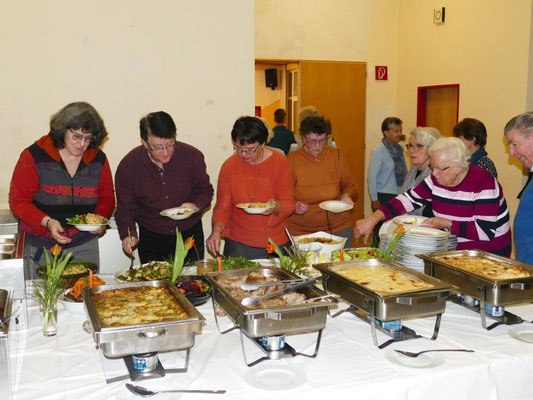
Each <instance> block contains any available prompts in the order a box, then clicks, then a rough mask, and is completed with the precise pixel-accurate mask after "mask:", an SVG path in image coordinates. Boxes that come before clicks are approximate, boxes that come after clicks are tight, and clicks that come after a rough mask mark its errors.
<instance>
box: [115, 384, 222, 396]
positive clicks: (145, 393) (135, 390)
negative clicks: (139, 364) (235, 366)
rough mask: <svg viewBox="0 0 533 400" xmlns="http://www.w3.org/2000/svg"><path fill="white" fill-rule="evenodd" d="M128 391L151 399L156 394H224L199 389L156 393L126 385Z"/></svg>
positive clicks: (220, 391)
mask: <svg viewBox="0 0 533 400" xmlns="http://www.w3.org/2000/svg"><path fill="white" fill-rule="evenodd" d="M126 387H127V388H128V390H129V391H130V392H132V393H134V394H136V395H137V396H142V397H151V396H153V395H155V394H158V393H209V394H224V393H226V391H225V390H199V389H174V390H159V391H157V392H155V391H152V390H150V389H146V388H145V387H142V386H137V385H132V384H131V383H126Z"/></svg>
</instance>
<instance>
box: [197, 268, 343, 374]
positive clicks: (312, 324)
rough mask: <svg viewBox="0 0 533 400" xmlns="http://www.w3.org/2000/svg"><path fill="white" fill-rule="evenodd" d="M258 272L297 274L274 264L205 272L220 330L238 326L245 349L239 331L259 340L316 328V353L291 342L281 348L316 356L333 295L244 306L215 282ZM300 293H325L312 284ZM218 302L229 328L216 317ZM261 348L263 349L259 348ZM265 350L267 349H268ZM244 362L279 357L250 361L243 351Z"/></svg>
mask: <svg viewBox="0 0 533 400" xmlns="http://www.w3.org/2000/svg"><path fill="white" fill-rule="evenodd" d="M252 271H253V272H258V273H260V274H263V275H264V276H266V277H277V278H278V279H279V280H287V279H298V278H299V276H298V275H296V274H294V273H292V272H289V271H287V270H284V269H281V268H275V267H264V268H254V269H239V270H227V271H219V272H210V273H208V274H207V275H206V276H207V279H208V280H209V281H210V283H211V285H212V287H213V291H212V297H213V308H214V312H215V320H216V323H217V327H218V329H219V331H220V332H221V333H222V334H224V333H227V332H229V331H231V330H233V329H240V332H241V345H242V348H243V353H244V344H243V340H242V335H243V334H244V335H246V336H248V337H249V338H251V339H252V340H256V341H258V340H259V338H263V337H272V336H277V335H290V334H301V333H310V332H317V331H318V332H319V333H318V339H317V344H316V347H315V353H314V354H313V355H307V354H302V353H297V352H296V351H294V349H292V348H291V347H290V346H288V345H286V347H285V348H284V350H283V352H284V353H285V356H295V355H305V356H309V357H315V356H316V354H317V352H318V348H319V346H320V337H321V333H322V329H323V328H324V327H325V326H326V318H327V314H328V310H329V308H330V307H331V306H333V305H335V304H336V302H337V300H336V299H328V300H326V299H323V300H321V301H319V302H314V303H304V304H295V305H289V306H284V307H275V308H256V309H250V308H246V307H244V306H243V305H242V304H241V303H240V302H239V301H237V300H236V299H235V298H233V297H232V296H231V295H230V294H229V293H228V291H226V290H225V288H224V287H223V286H222V285H221V284H219V283H218V279H219V278H220V277H221V276H227V277H243V276H244V275H247V274H249V273H251V272H252ZM299 292H300V293H303V294H305V295H306V297H307V298H308V299H310V298H314V297H319V296H323V295H325V293H324V292H323V291H322V290H320V289H318V288H316V287H315V286H308V287H305V288H303V289H301V290H299ZM217 304H218V305H219V306H220V308H221V309H222V310H224V312H225V313H226V315H227V316H228V317H229V318H230V320H231V321H232V323H233V327H231V328H230V329H228V330H225V331H221V329H220V326H219V321H218V318H217V309H216V305H217ZM262 350H264V349H262ZM267 354H268V353H267ZM244 358H245V362H246V363H247V364H248V365H249V366H252V365H255V364H256V363H258V362H260V361H262V360H264V359H268V358H282V357H281V356H279V354H278V355H277V356H273V354H269V357H264V358H261V359H259V360H256V361H254V362H252V363H248V362H247V361H246V354H245V353H244Z"/></svg>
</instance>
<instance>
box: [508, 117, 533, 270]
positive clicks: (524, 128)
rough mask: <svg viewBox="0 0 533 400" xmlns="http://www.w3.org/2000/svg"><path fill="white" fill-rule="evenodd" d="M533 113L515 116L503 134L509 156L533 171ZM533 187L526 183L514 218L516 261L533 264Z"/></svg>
mask: <svg viewBox="0 0 533 400" xmlns="http://www.w3.org/2000/svg"><path fill="white" fill-rule="evenodd" d="M532 132H533V112H527V113H524V114H521V115H517V116H516V117H514V118H512V119H511V120H510V121H509V122H507V125H505V128H504V133H505V137H506V139H507V143H508V144H509V154H510V155H511V156H512V157H516V158H518V159H519V160H520V161H521V162H522V164H523V165H524V167H525V168H527V169H529V170H530V171H533V133H532ZM532 224H533V185H531V183H530V182H529V181H528V183H527V186H526V188H525V189H524V190H523V192H522V196H521V197H520V204H519V205H518V210H517V212H516V215H515V218H514V243H515V246H516V259H517V260H518V261H522V262H525V263H527V264H533V232H532V231H531V225H532Z"/></svg>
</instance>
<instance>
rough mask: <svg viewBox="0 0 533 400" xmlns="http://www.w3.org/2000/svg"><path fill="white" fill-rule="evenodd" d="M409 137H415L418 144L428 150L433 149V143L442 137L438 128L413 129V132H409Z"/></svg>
mask: <svg viewBox="0 0 533 400" xmlns="http://www.w3.org/2000/svg"><path fill="white" fill-rule="evenodd" d="M409 135H411V136H414V137H415V138H416V140H418V143H420V144H421V145H422V146H424V147H425V148H426V149H428V148H429V147H431V145H432V144H433V142H435V140H437V139H439V138H440V137H441V136H442V135H441V134H440V132H439V130H438V129H437V128H432V127H430V126H424V127H417V128H413V129H411V132H409Z"/></svg>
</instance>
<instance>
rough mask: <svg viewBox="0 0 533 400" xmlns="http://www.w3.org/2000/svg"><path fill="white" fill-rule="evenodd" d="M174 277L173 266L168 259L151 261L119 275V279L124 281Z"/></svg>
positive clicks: (156, 279)
mask: <svg viewBox="0 0 533 400" xmlns="http://www.w3.org/2000/svg"><path fill="white" fill-rule="evenodd" d="M171 277H172V266H171V265H170V264H169V263H168V262H166V261H150V262H148V263H146V264H141V265H136V266H135V267H133V268H131V269H128V270H126V271H124V273H122V274H120V275H117V279H118V280H120V281H124V282H139V281H158V280H166V279H170V278H171Z"/></svg>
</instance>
